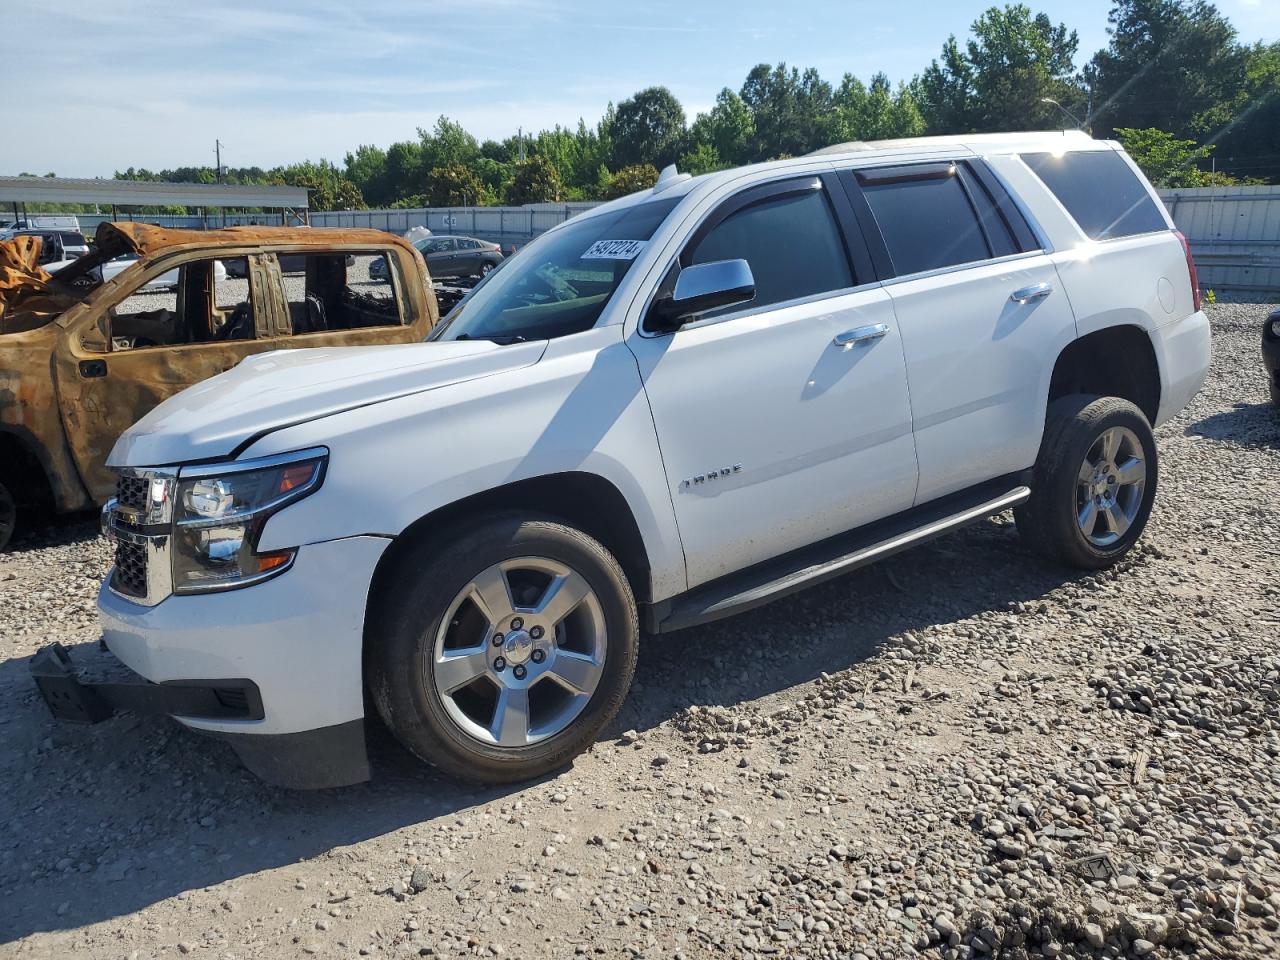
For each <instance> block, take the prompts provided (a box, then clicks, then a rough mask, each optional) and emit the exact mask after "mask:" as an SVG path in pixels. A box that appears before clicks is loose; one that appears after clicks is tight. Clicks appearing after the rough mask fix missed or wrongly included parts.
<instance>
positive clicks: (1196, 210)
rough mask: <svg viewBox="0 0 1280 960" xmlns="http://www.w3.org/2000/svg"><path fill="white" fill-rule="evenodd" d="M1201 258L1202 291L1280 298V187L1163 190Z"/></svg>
mask: <svg viewBox="0 0 1280 960" xmlns="http://www.w3.org/2000/svg"><path fill="white" fill-rule="evenodd" d="M1160 197H1161V198H1162V199H1163V200H1164V203H1165V206H1166V207H1168V208H1169V213H1170V215H1171V216H1172V217H1173V221H1174V223H1176V224H1177V225H1178V229H1179V230H1181V231H1182V232H1183V233H1184V234H1185V235H1186V236H1187V238H1188V239H1189V240H1190V241H1191V252H1192V253H1193V254H1195V258H1196V271H1197V273H1199V275H1200V287H1201V289H1203V290H1212V291H1214V293H1216V294H1219V295H1224V296H1226V297H1229V298H1231V299H1233V300H1252V301H1269V302H1270V301H1274V300H1276V299H1280V186H1263V187H1197V188H1195V189H1184V190H1161V191H1160Z"/></svg>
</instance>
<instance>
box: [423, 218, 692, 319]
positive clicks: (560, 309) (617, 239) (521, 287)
mask: <svg viewBox="0 0 1280 960" xmlns="http://www.w3.org/2000/svg"><path fill="white" fill-rule="evenodd" d="M680 199H681V198H680V197H671V198H668V199H663V200H653V201H650V202H648V203H640V204H636V205H634V206H629V207H624V208H623V209H621V210H618V211H617V212H616V213H608V214H601V215H599V216H594V217H587V218H585V219H583V220H578V221H574V220H570V221H569V222H568V223H567V224H565V226H563V227H561V228H559V229H558V230H553V231H551V232H550V233H547V234H544V235H543V236H542V237H539V238H538V239H537V240H535V241H534V242H533V243H531V244H529V246H527V247H525V248H524V249H523V250H521V251H520V253H519V254H517V255H516V256H515V257H514V258H513V259H512V260H511V262H510V263H509V264H505V265H504V268H503V269H502V270H495V271H494V272H492V273H490V274H489V276H488V277H487V278H485V279H484V280H483V281H481V283H480V284H479V285H478V286H477V287H476V288H475V290H473V291H472V292H471V295H470V296H468V297H467V298H466V299H465V300H463V301H462V302H461V303H459V304H458V305H457V306H456V307H455V308H454V309H453V310H452V312H450V313H449V315H448V316H447V317H445V319H444V322H443V323H441V324H440V325H439V326H437V327H436V329H435V330H434V331H433V332H432V335H431V338H430V339H432V340H494V341H496V342H498V343H516V342H518V341H521V340H549V339H551V338H553V337H563V336H567V335H568V334H571V333H580V332H581V331H583V330H589V329H590V328H591V327H592V326H594V325H595V322H596V321H597V320H598V319H599V318H600V314H601V313H603V312H604V308H605V307H606V306H607V305H608V303H609V300H610V298H611V297H612V296H613V292H614V291H615V290H616V289H617V288H618V284H619V283H621V282H622V278H623V277H625V276H626V275H627V271H628V270H630V269H631V265H632V264H633V263H635V261H636V257H637V256H639V254H640V252H641V251H642V250H643V249H644V246H645V243H646V242H647V241H648V240H649V238H650V237H652V236H653V234H654V231H656V230H657V229H658V226H659V225H660V224H661V223H662V221H663V220H665V219H666V218H667V214H669V213H670V212H671V211H672V210H673V209H674V208H675V205H676V204H677V203H679V202H680Z"/></svg>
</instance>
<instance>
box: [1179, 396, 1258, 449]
mask: <svg viewBox="0 0 1280 960" xmlns="http://www.w3.org/2000/svg"><path fill="white" fill-rule="evenodd" d="M1187 435H1188V436H1193V437H1207V438H1208V439H1210V440H1225V441H1228V442H1230V443H1234V444H1239V445H1240V446H1243V447H1268V448H1271V449H1273V450H1280V409H1277V408H1276V407H1275V406H1274V405H1272V404H1270V403H1237V404H1235V405H1234V406H1233V407H1232V408H1231V409H1230V410H1223V411H1222V412H1221V413H1215V414H1212V415H1211V416H1208V417H1205V418H1204V419H1203V420H1198V421H1196V422H1195V423H1193V424H1191V425H1190V426H1189V427H1187Z"/></svg>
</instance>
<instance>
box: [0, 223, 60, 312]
mask: <svg viewBox="0 0 1280 960" xmlns="http://www.w3.org/2000/svg"><path fill="white" fill-rule="evenodd" d="M41 242H42V241H41V240H40V238H39V237H32V236H19V237H14V238H12V239H11V240H0V334H5V333H22V332H23V331H26V330H35V329H36V328H37V327H43V326H44V325H45V324H46V323H49V322H50V321H51V320H53V319H54V318H55V317H57V316H58V314H60V313H62V312H63V311H64V310H66V309H68V308H69V307H72V306H74V305H75V304H76V303H78V302H79V298H78V297H75V296H72V295H70V294H67V293H65V292H61V291H58V290H55V289H52V288H51V287H50V286H49V281H50V280H52V279H53V275H52V274H50V273H49V272H48V271H47V270H45V269H44V267H42V266H40V245H41Z"/></svg>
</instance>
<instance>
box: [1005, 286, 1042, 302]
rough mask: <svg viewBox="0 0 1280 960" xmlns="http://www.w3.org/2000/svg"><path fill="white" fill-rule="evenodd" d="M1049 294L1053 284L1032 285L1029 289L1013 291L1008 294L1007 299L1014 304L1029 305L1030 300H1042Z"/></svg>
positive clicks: (1023, 288)
mask: <svg viewBox="0 0 1280 960" xmlns="http://www.w3.org/2000/svg"><path fill="white" fill-rule="evenodd" d="M1051 293H1053V284H1051V283H1033V284H1031V286H1029V287H1022V288H1021V289H1018V290H1015V291H1013V293H1011V294H1009V299H1010V300H1012V301H1013V302H1014V303H1030V302H1031V301H1032V300H1043V299H1044V298H1045V297H1047V296H1048V295H1049V294H1051Z"/></svg>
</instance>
